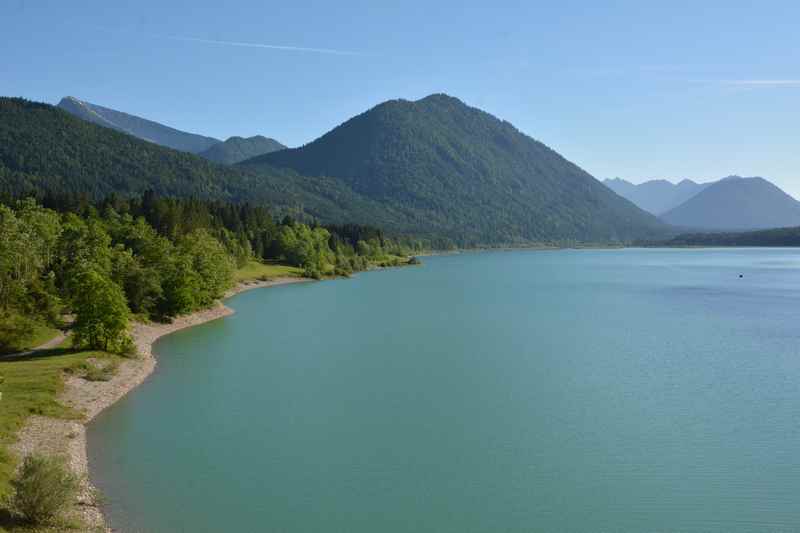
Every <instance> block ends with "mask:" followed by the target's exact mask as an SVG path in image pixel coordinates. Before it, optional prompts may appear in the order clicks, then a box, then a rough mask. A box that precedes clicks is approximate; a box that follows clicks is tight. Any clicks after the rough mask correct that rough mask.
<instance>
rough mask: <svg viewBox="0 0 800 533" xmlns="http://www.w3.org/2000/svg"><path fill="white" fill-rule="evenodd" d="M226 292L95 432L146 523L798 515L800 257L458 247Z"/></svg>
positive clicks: (247, 525)
mask: <svg viewBox="0 0 800 533" xmlns="http://www.w3.org/2000/svg"><path fill="white" fill-rule="evenodd" d="M740 275H741V277H740ZM228 305H230V306H231V307H232V308H234V309H235V310H236V314H235V315H233V316H231V317H228V318H225V319H222V320H218V321H216V322H212V323H209V324H206V325H203V326H199V327H195V328H192V329H189V330H184V331H181V332H179V333H176V334H174V335H171V336H169V337H165V338H164V339H162V340H161V341H159V342H158V343H157V344H156V346H155V353H156V354H157V356H158V360H159V362H158V367H157V369H156V372H155V374H154V375H153V376H151V378H150V379H148V380H147V381H146V382H145V383H144V384H143V385H142V386H141V387H140V388H138V389H136V390H135V391H134V392H132V393H131V394H130V395H128V396H127V397H126V398H124V399H123V400H122V401H120V402H119V403H117V404H116V405H114V406H113V407H111V408H110V409H108V410H107V411H105V412H104V413H103V414H101V415H100V416H99V417H98V418H97V419H96V420H95V421H94V422H93V423H92V424H91V426H90V428H89V458H90V468H91V472H92V480H93V481H94V483H95V484H96V485H97V486H98V487H99V488H100V490H101V491H102V493H103V494H104V495H105V497H106V500H107V512H108V516H109V518H110V522H111V525H112V526H114V527H116V528H120V529H121V530H122V531H145V532H179V531H187V532H206V531H236V532H257V531H268V532H291V533H294V532H298V533H299V532H311V531H320V532H323V531H324V532H347V533H360V532H364V533H367V532H369V533H375V532H384V533H393V532H437V533H447V532H453V533H467V532H496V531H498V532H499V531H502V532H509V533H511V532H514V533H516V532H520V533H521V532H531V531H542V532H581V533H584V532H586V533H588V532H592V533H595V532H608V533H612V532H613V533H627V532H637V533H639V532H645V531H647V532H689V533H691V532H697V533H699V532H720V533H722V532H725V533H735V532H759V533H761V532H789V531H800V322H799V321H798V319H799V318H800V250H793V249H715V250H657V249H651V250H639V249H627V250H582V251H575V250H563V251H514V252H487V253H474V254H462V255H452V256H441V257H431V258H425V259H424V265H423V266H421V267H409V268H403V269H394V270H388V271H377V272H369V273H364V274H360V275H358V276H356V277H354V278H353V279H349V280H334V281H325V282H321V283H307V284H299V285H291V286H283V287H277V288H270V289H263V290H255V291H251V292H247V293H243V294H241V295H239V296H236V297H234V298H233V299H231V300H229V301H228Z"/></svg>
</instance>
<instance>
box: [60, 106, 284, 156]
mask: <svg viewBox="0 0 800 533" xmlns="http://www.w3.org/2000/svg"><path fill="white" fill-rule="evenodd" d="M58 107H60V108H61V109H63V110H65V111H68V112H69V113H72V114H73V115H75V116H76V117H78V118H81V119H83V120H86V121H88V122H92V123H94V124H98V125H100V126H104V127H106V128H111V129H115V130H117V131H121V132H122V133H127V134H128V135H133V136H134V137H138V138H140V139H142V140H145V141H149V142H151V143H155V144H159V145H161V146H166V147H167V148H172V149H174V150H180V151H182V152H191V153H193V154H198V155H200V156H203V157H205V158H206V159H210V160H211V161H216V162H217V163H223V164H227V165H232V164H234V163H238V162H239V161H244V160H245V159H249V158H251V157H255V156H257V155H261V154H266V153H269V152H272V151H275V150H282V149H283V148H286V147H285V146H284V145H282V144H281V143H279V142H278V141H276V140H274V139H269V138H267V137H263V136H261V135H257V136H255V137H249V138H242V137H230V138H229V139H228V140H226V141H224V142H223V141H220V140H219V139H215V138H213V137H206V136H203V135H198V134H196V133H188V132H185V131H181V130H177V129H175V128H171V127H169V126H165V125H163V124H159V123H158V122H154V121H152V120H147V119H145V118H141V117H137V116H136V115H130V114H128V113H123V112H122V111H117V110H115V109H109V108H107V107H103V106H99V105H97V104H92V103H89V102H86V101H84V100H79V99H77V98H75V97H74V96H67V97H64V98H62V99H61V101H60V102H59V103H58Z"/></svg>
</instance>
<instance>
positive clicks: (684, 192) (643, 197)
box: [603, 178, 711, 215]
mask: <svg viewBox="0 0 800 533" xmlns="http://www.w3.org/2000/svg"><path fill="white" fill-rule="evenodd" d="M603 184H604V185H605V186H606V187H608V188H610V189H611V190H612V191H614V192H615V193H617V194H618V195H620V196H622V197H623V198H627V199H628V200H630V201H631V202H633V203H634V204H636V205H638V206H639V207H641V208H642V209H644V210H645V211H647V212H649V213H653V214H654V215H661V214H662V213H666V212H667V211H669V210H670V209H672V208H674V207H677V206H679V205H681V204H682V203H683V202H685V201H686V200H688V199H689V198H691V197H692V196H694V195H695V194H697V193H699V192H700V191H702V190H703V189H705V188H706V187H708V186H709V185H711V183H696V182H694V181H692V180H687V179H685V180H681V181H680V182H678V183H672V182H670V181H667V180H650V181H646V182H644V183H639V184H638V185H637V184H634V183H631V182H629V181H627V180H623V179H620V178H614V179H606V180H603Z"/></svg>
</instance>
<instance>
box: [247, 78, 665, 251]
mask: <svg viewBox="0 0 800 533" xmlns="http://www.w3.org/2000/svg"><path fill="white" fill-rule="evenodd" d="M239 166H240V167H241V168H251V169H258V168H261V167H262V166H266V167H268V168H274V167H282V168H290V169H293V170H295V171H296V172H298V173H299V174H303V175H306V176H316V177H328V178H333V179H334V180H335V181H338V182H340V183H343V184H345V185H346V186H347V187H349V188H350V189H351V190H352V191H353V192H355V193H356V194H358V195H360V196H363V197H366V198H369V199H371V200H373V201H376V202H378V203H379V204H380V205H383V206H387V207H393V208H396V209H397V210H399V211H400V212H401V213H403V214H404V215H405V219H406V220H405V223H404V224H403V226H402V228H401V229H402V230H405V231H409V232H418V231H421V230H423V229H424V230H427V231H434V232H436V233H438V234H442V235H447V236H449V237H451V238H453V239H455V240H456V241H457V242H459V243H461V244H464V245H469V244H485V243H525V242H553V241H562V242H563V241H580V242H609V241H614V242H620V241H627V240H630V239H634V238H639V237H642V236H644V235H656V234H660V233H663V232H665V231H666V228H665V226H664V225H663V224H662V223H661V222H660V221H659V220H658V219H657V218H656V217H654V216H653V215H651V214H649V213H645V212H644V211H642V210H640V209H639V208H637V207H636V206H634V205H633V204H632V203H630V202H629V201H627V200H625V199H624V198H621V197H619V196H618V195H616V194H614V193H613V192H612V191H610V190H609V189H608V188H606V187H605V186H603V185H602V184H601V183H600V182H598V181H597V180H595V179H594V178H593V177H592V176H590V175H589V174H588V173H587V172H585V171H584V170H582V169H581V168H579V167H578V166H576V165H575V164H573V163H571V162H569V161H567V160H566V159H565V158H563V157H562V156H561V155H559V154H558V153H556V152H555V151H553V150H552V149H550V148H548V147H547V146H545V145H544V144H542V143H540V142H538V141H536V140H534V139H532V138H530V137H528V136H526V135H524V134H522V133H520V132H519V131H518V130H517V129H516V128H514V126H512V125H511V124H509V123H508V122H505V121H501V120H499V119H497V118H495V117H493V116H492V115H490V114H488V113H485V112H483V111H480V110H478V109H475V108H472V107H469V106H467V105H465V104H464V103H463V102H461V101H460V100H458V99H456V98H453V97H450V96H447V95H442V94H438V95H432V96H429V97H427V98H423V99H421V100H417V101H408V100H392V101H388V102H385V103H382V104H380V105H378V106H376V107H374V108H373V109H371V110H369V111H367V112H365V113H363V114H361V115H358V116H356V117H354V118H352V119H350V120H348V121H347V122H345V123H344V124H342V125H340V126H339V127H337V128H335V129H333V130H332V131H330V132H328V133H327V134H325V135H323V136H322V137H320V138H319V139H317V140H315V141H313V142H311V143H309V144H307V145H305V146H303V147H301V148H296V149H288V150H281V151H278V152H273V153H270V154H266V155H263V156H259V157H256V158H253V159H249V160H247V161H244V162H243V163H240V164H239Z"/></svg>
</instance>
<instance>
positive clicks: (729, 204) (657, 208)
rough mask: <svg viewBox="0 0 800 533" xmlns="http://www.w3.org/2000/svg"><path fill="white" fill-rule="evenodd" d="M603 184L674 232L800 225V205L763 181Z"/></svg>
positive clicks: (736, 178) (733, 178)
mask: <svg viewBox="0 0 800 533" xmlns="http://www.w3.org/2000/svg"><path fill="white" fill-rule="evenodd" d="M603 183H604V184H605V185H606V186H608V187H609V188H610V189H612V190H613V191H614V192H616V193H617V194H619V195H620V196H622V197H624V198H627V199H629V200H631V201H632V202H633V203H635V204H636V205H638V206H639V207H641V208H642V209H645V210H646V211H650V212H651V213H654V214H657V215H659V216H660V217H661V219H662V220H664V221H665V222H667V223H668V224H671V225H673V226H678V227H683V228H694V229H697V230H711V231H738V230H756V229H766V228H782V227H789V226H796V225H800V218H798V213H800V202H797V201H796V200H795V199H794V198H792V197H791V196H789V195H788V194H786V193H785V192H783V191H782V190H781V189H779V188H778V187H776V186H775V185H774V184H772V183H770V182H769V181H767V180H765V179H764V178H741V177H739V176H729V177H727V178H723V179H721V180H719V181H715V182H708V183H696V182H694V181H691V180H683V181H680V182H679V183H677V184H673V183H671V182H669V181H666V180H652V181H646V182H644V183H641V184H638V185H634V184H633V183H630V182H628V181H625V180H622V179H619V178H615V179H607V180H605V181H603Z"/></svg>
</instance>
